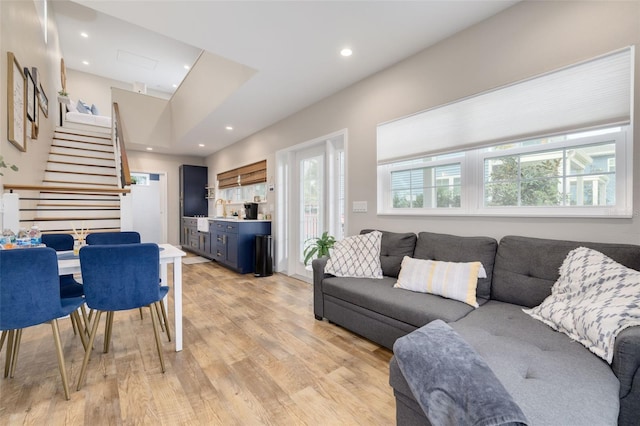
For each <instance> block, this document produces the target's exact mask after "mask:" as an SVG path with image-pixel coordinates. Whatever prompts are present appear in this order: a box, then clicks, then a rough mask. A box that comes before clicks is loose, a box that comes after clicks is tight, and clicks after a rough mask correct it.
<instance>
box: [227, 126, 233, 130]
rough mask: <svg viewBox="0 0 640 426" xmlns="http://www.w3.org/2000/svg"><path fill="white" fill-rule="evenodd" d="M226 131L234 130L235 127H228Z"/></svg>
mask: <svg viewBox="0 0 640 426" xmlns="http://www.w3.org/2000/svg"><path fill="white" fill-rule="evenodd" d="M225 129H227V130H233V127H231V126H227V127H225Z"/></svg>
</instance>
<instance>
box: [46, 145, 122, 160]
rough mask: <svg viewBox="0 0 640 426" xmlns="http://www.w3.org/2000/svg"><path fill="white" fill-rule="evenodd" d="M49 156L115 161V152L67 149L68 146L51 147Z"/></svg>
mask: <svg viewBox="0 0 640 426" xmlns="http://www.w3.org/2000/svg"><path fill="white" fill-rule="evenodd" d="M49 154H56V155H70V156H73V157H74V158H75V157H82V158H100V159H105V160H111V161H115V154H114V153H113V151H96V150H87V149H82V148H74V147H66V146H56V145H51V150H50V151H49Z"/></svg>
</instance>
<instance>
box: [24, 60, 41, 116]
mask: <svg viewBox="0 0 640 426" xmlns="http://www.w3.org/2000/svg"><path fill="white" fill-rule="evenodd" d="M24 76H25V79H26V80H27V118H28V119H29V121H36V113H37V112H38V111H37V110H36V106H37V104H36V82H35V81H34V80H33V76H32V75H31V71H29V68H25V69H24Z"/></svg>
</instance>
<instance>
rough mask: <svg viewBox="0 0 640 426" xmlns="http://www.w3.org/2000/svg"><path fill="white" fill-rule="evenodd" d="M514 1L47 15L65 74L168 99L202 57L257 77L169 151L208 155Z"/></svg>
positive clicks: (65, 4)
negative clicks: (346, 51)
mask: <svg viewBox="0 0 640 426" xmlns="http://www.w3.org/2000/svg"><path fill="white" fill-rule="evenodd" d="M516 2H517V0H496V1H484V0H475V1H462V0H457V1H451V0H442V1H435V0H428V1H366V0H359V1H267V0H262V1H205V0H198V1H186V0H181V1H177V0H173V1H172V0H162V1H149V0H122V1H113V0H108V1H102V0H74V1H73V2H70V1H67V0H65V1H56V2H54V16H55V17H56V20H57V22H58V30H59V32H60V44H61V48H62V51H63V55H64V59H65V63H66V65H67V68H72V69H77V70H80V71H84V72H89V73H93V74H97V75H100V76H103V77H107V78H112V79H115V80H120V81H124V82H130V83H132V87H133V82H142V83H145V84H146V86H147V89H148V91H149V94H153V93H154V92H157V93H158V94H159V95H160V96H163V97H169V96H171V93H172V92H173V91H174V90H175V88H174V87H172V85H173V84H176V85H178V84H179V82H180V81H181V80H182V79H183V78H184V76H185V75H186V73H187V72H188V70H186V69H185V68H184V65H190V64H193V62H194V61H195V60H196V58H197V57H198V55H199V53H200V51H201V50H206V51H207V52H210V53H212V54H214V55H218V56H220V57H223V58H225V59H227V60H230V61H234V62H237V63H239V64H242V65H244V66H247V67H249V68H252V69H254V70H256V73H255V74H254V75H253V76H252V77H251V78H250V79H249V80H248V81H247V82H246V83H244V84H242V85H241V86H240V87H238V88H237V89H236V90H235V91H233V93H232V94H231V95H229V96H228V97H227V98H226V99H225V100H224V102H222V103H221V104H220V105H218V107H217V108H216V109H215V110H214V111H213V112H212V113H211V114H209V115H207V117H206V118H205V120H203V121H202V123H200V124H199V125H197V126H195V127H194V129H193V131H191V132H189V137H188V138H184V139H183V140H180V141H177V142H176V143H175V144H174V146H172V147H171V148H170V149H169V150H167V151H166V152H167V153H172V154H184V155H196V156H207V155H210V154H212V153H214V152H216V151H218V150H220V149H222V148H223V147H225V146H227V145H230V144H232V143H234V142H237V141H238V140H241V139H243V138H245V137H247V136H250V135H251V134H253V133H255V132H258V131H260V130H261V129H263V128H265V127H267V126H269V125H271V124H273V123H275V122H277V121H279V120H281V119H283V118H285V117H287V116H289V115H291V114H293V113H295V112H297V111H299V110H301V109H303V108H305V107H307V106H309V105H311V104H313V103H315V102H317V101H319V100H320V99H323V98H325V97H327V96H329V95H331V94H333V93H335V92H338V91H339V90H341V89H344V88H345V87H347V86H349V85H351V84H353V83H355V82H357V81H359V80H361V79H363V78H365V77H367V76H369V75H372V74H374V73H376V72H378V71H381V70H383V69H385V68H387V67H389V66H391V65H393V64H395V63H397V62H399V61H400V60H402V59H404V58H407V57H409V56H411V55H413V54H415V53H417V52H419V51H421V50H423V49H425V48H426V47H429V46H431V45H433V44H435V43H437V42H438V41H440V40H443V39H444V38H446V37H449V36H450V35H452V34H455V33H456V32H459V31H461V30H463V29H465V28H467V27H469V26H471V25H474V24H476V23H478V22H480V21H482V20H484V19H486V18H488V17H490V16H492V15H494V14H496V13H498V12H500V11H501V10H504V9H506V8H508V7H510V6H512V5H513V4H515V3H516ZM81 32H86V33H87V34H88V35H89V37H88V38H83V37H81V36H80V35H79V34H80V33H81ZM345 47H349V48H351V49H352V50H353V55H352V56H350V57H342V56H341V55H340V51H341V50H342V49H343V48H345ZM83 60H86V61H88V62H89V65H88V66H87V65H84V64H82V61H83ZM227 126H232V127H233V130H227V129H226V127H227ZM200 144H202V145H204V147H200V146H199V145H200Z"/></svg>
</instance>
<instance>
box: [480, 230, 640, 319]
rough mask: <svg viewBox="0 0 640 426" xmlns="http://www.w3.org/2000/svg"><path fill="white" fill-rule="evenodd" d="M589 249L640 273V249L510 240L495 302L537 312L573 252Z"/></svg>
mask: <svg viewBox="0 0 640 426" xmlns="http://www.w3.org/2000/svg"><path fill="white" fill-rule="evenodd" d="M578 247H588V248H590V249H593V250H596V251H599V252H601V253H603V254H605V255H606V256H609V257H610V258H612V259H613V260H615V261H616V262H618V263H621V264H623V265H624V266H626V267H628V268H632V269H635V270H640V246H636V245H631V244H608V243H590V242H580V241H565V240H549V239H542V238H531V237H520V236H511V235H510V236H506V237H503V238H502V239H501V240H500V245H499V246H498V253H497V255H496V264H495V266H494V268H493V283H492V285H491V299H495V300H499V301H501V302H507V303H514V304H516V305H522V306H527V307H529V308H533V307H534V306H538V305H539V304H540V303H542V301H543V300H544V299H545V298H546V297H547V296H549V295H550V294H551V287H552V286H553V284H554V283H555V282H556V281H557V280H558V277H559V276H560V272H559V269H560V266H561V265H562V262H563V261H564V259H565V258H566V257H567V255H568V254H569V252H570V251H571V250H573V249H575V248H578Z"/></svg>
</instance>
